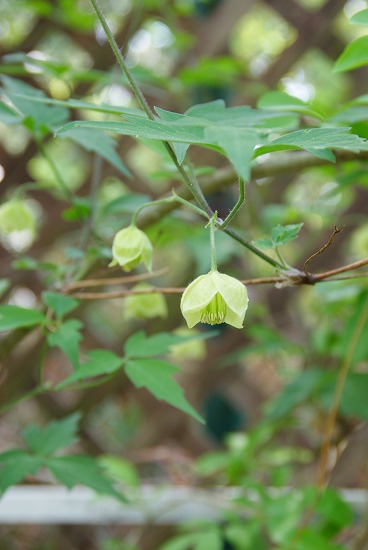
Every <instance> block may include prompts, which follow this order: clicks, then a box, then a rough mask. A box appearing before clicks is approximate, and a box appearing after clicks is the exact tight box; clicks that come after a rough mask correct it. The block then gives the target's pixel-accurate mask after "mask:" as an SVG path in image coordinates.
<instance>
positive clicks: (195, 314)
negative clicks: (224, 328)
mask: <svg viewBox="0 0 368 550" xmlns="http://www.w3.org/2000/svg"><path fill="white" fill-rule="evenodd" d="M247 307H248V293H247V289H246V288H245V286H244V285H243V284H242V283H241V282H240V281H238V280H237V279H234V277H229V275H225V274H224V273H219V272H218V271H217V270H213V271H210V272H209V273H207V275H201V276H200V277H198V278H197V279H195V280H194V281H193V282H192V283H190V285H189V286H188V287H187V288H186V289H185V291H184V293H183V296H182V298H181V303H180V308H181V312H182V314H183V316H184V318H185V320H186V322H187V324H188V327H189V328H192V327H194V325H196V324H197V323H208V324H209V325H218V324H221V323H227V324H228V325H231V326H233V327H235V328H242V327H243V321H244V317H245V313H246V311H247Z"/></svg>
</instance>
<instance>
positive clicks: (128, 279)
mask: <svg viewBox="0 0 368 550" xmlns="http://www.w3.org/2000/svg"><path fill="white" fill-rule="evenodd" d="M168 271H169V270H168V268H167V267H163V268H162V269H158V270H157V271H152V272H151V273H140V274H139V275H127V276H125V277H106V278H103V279H85V280H82V281H74V282H71V283H68V284H67V285H65V287H64V288H63V292H70V291H71V290H74V289H75V288H90V287H94V286H113V285H125V284H129V283H136V282H138V281H145V280H147V279H153V278H155V277H158V276H159V275H164V274H165V273H167V272H168Z"/></svg>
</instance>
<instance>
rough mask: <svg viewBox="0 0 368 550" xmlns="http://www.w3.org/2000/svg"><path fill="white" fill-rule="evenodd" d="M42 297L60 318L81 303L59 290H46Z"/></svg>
mask: <svg viewBox="0 0 368 550" xmlns="http://www.w3.org/2000/svg"><path fill="white" fill-rule="evenodd" d="M42 298H43V301H44V302H45V304H46V305H47V306H49V307H50V308H51V309H52V310H53V311H54V313H55V315H56V316H57V318H58V319H62V318H63V317H64V315H66V314H67V313H70V312H71V311H73V310H74V309H75V308H76V307H78V304H79V302H78V300H76V299H75V298H72V297H71V296H65V294H58V293H57V292H50V291H46V292H44V293H43V294H42Z"/></svg>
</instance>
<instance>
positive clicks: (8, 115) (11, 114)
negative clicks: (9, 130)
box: [0, 101, 22, 124]
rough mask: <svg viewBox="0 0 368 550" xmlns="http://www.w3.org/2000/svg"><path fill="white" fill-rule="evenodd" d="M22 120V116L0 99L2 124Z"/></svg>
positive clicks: (16, 122) (0, 119)
mask: <svg viewBox="0 0 368 550" xmlns="http://www.w3.org/2000/svg"><path fill="white" fill-rule="evenodd" d="M21 120H22V117H20V116H19V115H18V113H16V111H13V109H11V108H10V107H8V105H5V103H3V102H2V101H0V121H1V122H3V123H4V124H18V123H19V122H20V121H21Z"/></svg>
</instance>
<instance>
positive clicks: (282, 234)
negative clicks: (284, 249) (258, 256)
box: [254, 223, 304, 250]
mask: <svg viewBox="0 0 368 550" xmlns="http://www.w3.org/2000/svg"><path fill="white" fill-rule="evenodd" d="M303 225H304V224H303V223H294V224H291V225H280V224H278V225H277V226H276V227H273V228H272V231H271V238H269V237H265V238H264V239H258V240H256V241H254V244H255V245H256V246H258V247H259V248H261V249H263V250H268V249H270V248H277V247H279V246H282V245H284V244H286V243H288V242H290V241H293V240H294V239H296V238H297V236H298V234H299V231H300V230H301V228H302V227H303Z"/></svg>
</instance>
